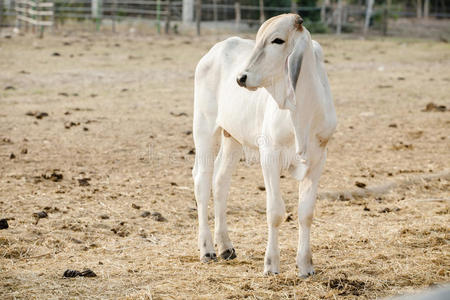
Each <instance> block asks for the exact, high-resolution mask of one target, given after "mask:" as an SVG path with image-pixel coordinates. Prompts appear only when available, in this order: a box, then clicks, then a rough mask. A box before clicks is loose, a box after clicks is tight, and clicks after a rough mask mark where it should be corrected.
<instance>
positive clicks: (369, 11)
mask: <svg viewBox="0 0 450 300" xmlns="http://www.w3.org/2000/svg"><path fill="white" fill-rule="evenodd" d="M372 7H373V0H367V8H366V19H365V20H364V29H363V33H364V34H367V31H368V30H369V24H370V17H371V16H372Z"/></svg>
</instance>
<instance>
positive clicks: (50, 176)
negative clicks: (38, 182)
mask: <svg viewBox="0 0 450 300" xmlns="http://www.w3.org/2000/svg"><path fill="white" fill-rule="evenodd" d="M42 178H44V179H47V180H50V181H53V182H59V181H61V180H63V178H64V176H63V174H62V173H61V172H60V171H59V170H58V169H54V170H53V171H49V172H46V173H44V174H42Z"/></svg>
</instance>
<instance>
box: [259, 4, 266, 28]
mask: <svg viewBox="0 0 450 300" xmlns="http://www.w3.org/2000/svg"><path fill="white" fill-rule="evenodd" d="M265 20H266V17H265V16H264V0H259V23H261V24H262V23H264V21H265Z"/></svg>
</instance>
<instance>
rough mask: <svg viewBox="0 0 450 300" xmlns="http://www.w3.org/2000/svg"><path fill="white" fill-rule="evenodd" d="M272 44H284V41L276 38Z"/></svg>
mask: <svg viewBox="0 0 450 300" xmlns="http://www.w3.org/2000/svg"><path fill="white" fill-rule="evenodd" d="M272 44H279V45H281V44H284V41H283V40H282V39H279V38H276V39H274V40H273V41H272Z"/></svg>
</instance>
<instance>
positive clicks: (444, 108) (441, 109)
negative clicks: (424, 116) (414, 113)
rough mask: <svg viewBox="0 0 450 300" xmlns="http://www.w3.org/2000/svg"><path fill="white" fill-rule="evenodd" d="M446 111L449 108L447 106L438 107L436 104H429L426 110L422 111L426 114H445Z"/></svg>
mask: <svg viewBox="0 0 450 300" xmlns="http://www.w3.org/2000/svg"><path fill="white" fill-rule="evenodd" d="M446 110H447V107H446V106H445V105H437V104H434V103H433V102H430V103H428V104H427V106H425V108H424V109H422V111H426V112H430V111H440V112H444V111H446Z"/></svg>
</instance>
